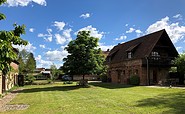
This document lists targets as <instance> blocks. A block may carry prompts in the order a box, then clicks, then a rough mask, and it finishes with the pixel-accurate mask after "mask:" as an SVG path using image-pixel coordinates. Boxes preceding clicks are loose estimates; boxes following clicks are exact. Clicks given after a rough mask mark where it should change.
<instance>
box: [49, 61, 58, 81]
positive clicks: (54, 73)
mask: <svg viewBox="0 0 185 114" xmlns="http://www.w3.org/2000/svg"><path fill="white" fill-rule="evenodd" d="M50 69H51V80H52V81H54V80H56V79H57V78H58V76H59V74H60V70H58V69H57V67H56V66H55V65H54V64H53V65H51V66H50Z"/></svg>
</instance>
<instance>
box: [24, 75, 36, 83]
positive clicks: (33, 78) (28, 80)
mask: <svg viewBox="0 0 185 114" xmlns="http://www.w3.org/2000/svg"><path fill="white" fill-rule="evenodd" d="M35 80H36V78H35V77H34V76H33V75H28V76H26V81H27V82H28V84H33V82H34V81H35Z"/></svg>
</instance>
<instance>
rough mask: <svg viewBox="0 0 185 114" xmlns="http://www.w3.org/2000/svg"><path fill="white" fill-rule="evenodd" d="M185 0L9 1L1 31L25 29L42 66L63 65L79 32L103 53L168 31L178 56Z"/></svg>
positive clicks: (184, 34) (184, 32) (182, 40)
mask: <svg viewBox="0 0 185 114" xmlns="http://www.w3.org/2000/svg"><path fill="white" fill-rule="evenodd" d="M184 5H185V1H184V0H178V1H175V0H173V1H172V0H171V1H169V0H91V1H90V0H7V4H5V5H3V6H1V7H0V12H1V13H4V14H5V15H6V17H7V19H6V20H3V21H0V30H11V29H13V26H12V24H13V23H17V24H19V25H21V24H25V25H26V34H25V35H22V36H21V37H22V38H23V39H25V40H28V41H29V45H28V46H26V47H24V46H15V47H17V48H19V49H20V50H22V49H24V48H25V49H26V50H27V51H29V52H33V53H34V56H35V58H36V60H37V67H46V68H49V67H50V65H51V64H55V65H56V66H57V67H59V66H61V65H62V64H63V61H62V59H63V58H64V57H66V56H67V54H68V53H67V52H66V51H65V50H64V48H65V47H66V46H67V44H68V43H69V42H70V41H71V40H73V39H75V38H76V34H77V32H78V31H79V30H90V31H91V35H92V36H94V37H98V38H99V39H100V40H99V46H100V48H102V50H107V49H111V48H112V47H113V46H114V45H117V44H118V43H122V42H126V41H129V40H132V39H134V38H137V37H140V36H143V35H146V34H149V33H152V32H155V31H158V30H161V29H166V31H167V33H168V35H169V36H170V38H171V40H172V41H173V43H174V45H175V47H176V48H177V50H178V52H179V53H182V51H183V50H184V48H185V45H184V44H185V17H184V16H185V10H184Z"/></svg>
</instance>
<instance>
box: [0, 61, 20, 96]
mask: <svg viewBox="0 0 185 114" xmlns="http://www.w3.org/2000/svg"><path fill="white" fill-rule="evenodd" d="M10 65H11V66H12V67H13V70H12V71H11V72H9V73H8V74H7V75H6V78H5V83H6V84H5V90H9V89H11V88H12V87H13V86H15V85H16V84H17V83H18V67H19V66H18V64H16V63H13V62H12V63H11V64H10ZM0 94H2V72H1V71H0Z"/></svg>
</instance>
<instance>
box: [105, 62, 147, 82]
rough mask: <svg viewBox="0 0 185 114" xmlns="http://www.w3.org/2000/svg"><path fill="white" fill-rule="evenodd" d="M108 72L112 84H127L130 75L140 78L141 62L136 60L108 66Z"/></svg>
mask: <svg viewBox="0 0 185 114" xmlns="http://www.w3.org/2000/svg"><path fill="white" fill-rule="evenodd" d="M108 71H109V72H110V75H111V79H112V82H113V83H118V82H120V83H122V84H129V81H128V79H129V77H130V76H131V75H133V74H137V75H138V76H140V77H141V76H142V60H141V59H137V60H130V61H123V62H120V63H116V64H109V69H108ZM119 75H120V76H119ZM118 77H120V80H118ZM142 79H143V78H142ZM142 81H143V80H142ZM142 83H144V82H142Z"/></svg>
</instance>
